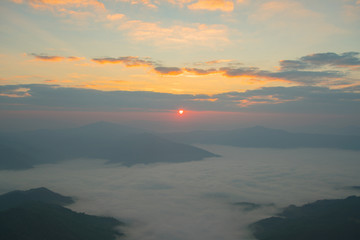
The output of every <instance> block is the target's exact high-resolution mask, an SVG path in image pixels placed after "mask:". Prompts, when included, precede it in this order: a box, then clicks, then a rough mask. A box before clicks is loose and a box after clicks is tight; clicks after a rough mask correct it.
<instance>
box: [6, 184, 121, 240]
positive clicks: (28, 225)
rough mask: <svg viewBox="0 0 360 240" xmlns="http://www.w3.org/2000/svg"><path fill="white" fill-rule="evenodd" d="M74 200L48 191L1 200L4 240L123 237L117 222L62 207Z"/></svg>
mask: <svg viewBox="0 0 360 240" xmlns="http://www.w3.org/2000/svg"><path fill="white" fill-rule="evenodd" d="M72 202H73V200H72V199H71V198H70V197H64V196H62V195H60V194H58V193H54V192H52V191H50V190H48V189H46V188H37V189H31V190H28V191H13V192H9V193H7V194H4V195H1V196H0V206H1V210H0V239H4V240H5V239H6V240H41V239H51V240H98V239H101V240H114V239H116V237H118V236H122V235H123V234H122V233H121V232H119V231H117V230H115V228H116V227H118V226H120V225H122V223H121V222H120V221H118V220H116V219H114V218H109V217H97V216H90V215H87V214H84V213H76V212H74V211H72V210H70V209H67V208H64V207H62V206H60V205H58V204H69V203H72Z"/></svg>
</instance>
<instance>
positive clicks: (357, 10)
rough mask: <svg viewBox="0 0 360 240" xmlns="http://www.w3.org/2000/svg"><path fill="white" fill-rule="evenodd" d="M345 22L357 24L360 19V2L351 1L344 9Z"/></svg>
mask: <svg viewBox="0 0 360 240" xmlns="http://www.w3.org/2000/svg"><path fill="white" fill-rule="evenodd" d="M343 16H344V18H345V20H347V21H349V22H354V23H356V22H357V21H359V19H360V1H354V0H349V1H347V4H345V5H344V7H343Z"/></svg>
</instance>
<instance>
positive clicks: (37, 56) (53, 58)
mask: <svg viewBox="0 0 360 240" xmlns="http://www.w3.org/2000/svg"><path fill="white" fill-rule="evenodd" d="M28 55H30V56H33V57H34V58H35V60H38V61H48V62H60V61H64V60H68V61H79V60H81V59H84V58H81V57H75V56H70V57H63V56H48V55H43V54H36V53H30V54H28Z"/></svg>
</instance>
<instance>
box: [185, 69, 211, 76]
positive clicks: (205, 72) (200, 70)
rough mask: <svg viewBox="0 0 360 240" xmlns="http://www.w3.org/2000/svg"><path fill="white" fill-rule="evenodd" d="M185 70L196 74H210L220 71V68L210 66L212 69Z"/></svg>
mask: <svg viewBox="0 0 360 240" xmlns="http://www.w3.org/2000/svg"><path fill="white" fill-rule="evenodd" d="M184 70H185V71H187V72H189V73H193V74H196V75H209V74H213V73H218V70H216V69H215V68H210V69H200V68H185V69H184Z"/></svg>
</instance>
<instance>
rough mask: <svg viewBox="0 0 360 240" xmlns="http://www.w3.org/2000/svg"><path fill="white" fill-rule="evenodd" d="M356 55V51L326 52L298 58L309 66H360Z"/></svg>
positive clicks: (359, 60) (359, 59)
mask: <svg viewBox="0 0 360 240" xmlns="http://www.w3.org/2000/svg"><path fill="white" fill-rule="evenodd" d="M358 55H359V53H358V52H345V53H342V54H336V53H333V52H327V53H316V54H311V55H307V56H304V57H302V58H300V60H301V61H303V62H305V63H308V64H309V65H310V66H324V65H331V66H335V67H354V66H355V67H360V58H359V57H357V56H358Z"/></svg>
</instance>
